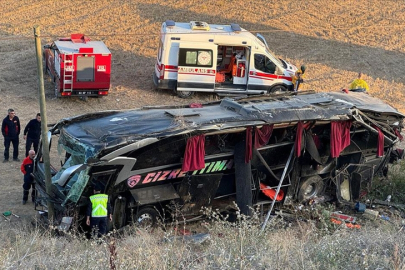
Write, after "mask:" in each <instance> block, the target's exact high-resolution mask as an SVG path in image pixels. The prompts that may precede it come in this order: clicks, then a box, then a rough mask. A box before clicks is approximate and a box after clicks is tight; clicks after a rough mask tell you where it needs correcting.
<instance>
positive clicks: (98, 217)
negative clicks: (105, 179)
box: [86, 184, 112, 237]
mask: <svg viewBox="0 0 405 270" xmlns="http://www.w3.org/2000/svg"><path fill="white" fill-rule="evenodd" d="M101 190H102V188H101V185H100V184H97V185H95V186H94V195H92V196H90V198H89V199H90V203H89V205H88V207H87V219H86V224H87V225H88V226H91V229H92V232H93V233H94V235H96V234H97V236H98V237H101V236H102V235H105V234H107V222H108V217H109V219H110V221H112V212H111V205H110V202H109V200H108V195H107V194H103V193H101Z"/></svg>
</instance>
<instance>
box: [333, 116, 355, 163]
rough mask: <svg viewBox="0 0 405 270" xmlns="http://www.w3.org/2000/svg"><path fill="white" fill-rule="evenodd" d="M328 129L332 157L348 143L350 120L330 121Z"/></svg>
mask: <svg viewBox="0 0 405 270" xmlns="http://www.w3.org/2000/svg"><path fill="white" fill-rule="evenodd" d="M330 124H331V130H330V154H331V156H332V157H333V158H335V157H338V156H339V155H340V152H342V150H343V149H345V148H346V147H347V146H348V145H350V127H351V126H352V122H351V121H341V122H331V123H330Z"/></svg>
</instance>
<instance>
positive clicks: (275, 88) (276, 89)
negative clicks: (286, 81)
mask: <svg viewBox="0 0 405 270" xmlns="http://www.w3.org/2000/svg"><path fill="white" fill-rule="evenodd" d="M286 91H287V87H285V86H284V85H276V86H273V87H272V88H270V90H269V91H268V93H275V92H286Z"/></svg>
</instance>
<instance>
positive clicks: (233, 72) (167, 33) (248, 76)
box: [153, 20, 297, 98]
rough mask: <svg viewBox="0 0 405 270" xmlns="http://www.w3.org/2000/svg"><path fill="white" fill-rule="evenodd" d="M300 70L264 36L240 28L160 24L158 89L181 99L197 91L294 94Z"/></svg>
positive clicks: (180, 23)
mask: <svg viewBox="0 0 405 270" xmlns="http://www.w3.org/2000/svg"><path fill="white" fill-rule="evenodd" d="M296 70H297V68H296V67H295V66H294V65H292V64H290V63H288V62H286V61H285V60H282V59H279V58H277V57H276V56H274V54H273V53H272V52H271V51H270V49H269V47H268V45H267V42H266V40H265V39H264V37H263V36H262V35H260V34H257V36H254V35H253V34H252V33H250V32H248V31H247V30H245V29H243V28H241V27H240V26H239V25H238V24H230V25H217V24H207V23H206V22H197V21H191V22H190V23H185V22H174V21H172V20H167V21H166V22H164V23H163V24H162V28H161V33H160V40H159V49H158V54H157V57H156V64H155V71H154V76H153V80H154V84H155V86H156V87H157V88H158V89H171V90H174V91H175V92H176V93H177V94H178V96H180V97H183V98H185V97H189V96H191V95H193V93H194V92H214V93H217V94H218V95H241V94H242V95H248V94H264V93H271V92H277V91H287V90H290V91H291V90H293V85H292V82H291V80H292V79H291V76H293V75H294V73H295V71H296Z"/></svg>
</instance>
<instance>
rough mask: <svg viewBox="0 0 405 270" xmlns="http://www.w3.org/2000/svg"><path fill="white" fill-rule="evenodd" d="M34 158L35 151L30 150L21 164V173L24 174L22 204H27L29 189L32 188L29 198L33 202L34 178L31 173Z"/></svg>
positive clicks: (34, 191)
mask: <svg viewBox="0 0 405 270" xmlns="http://www.w3.org/2000/svg"><path fill="white" fill-rule="evenodd" d="M34 157H35V151H34V150H30V151H29V152H28V157H26V158H25V159H24V160H23V162H22V164H21V172H22V173H23V174H24V184H23V189H24V193H23V201H22V203H23V204H26V203H27V200H28V194H29V192H30V188H31V187H32V191H31V198H32V202H35V193H36V190H35V183H34V178H33V177H32V175H31V173H32V172H33V170H34Z"/></svg>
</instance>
